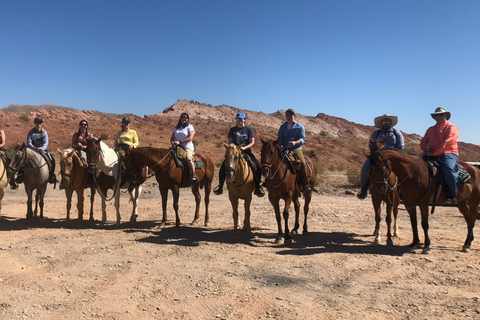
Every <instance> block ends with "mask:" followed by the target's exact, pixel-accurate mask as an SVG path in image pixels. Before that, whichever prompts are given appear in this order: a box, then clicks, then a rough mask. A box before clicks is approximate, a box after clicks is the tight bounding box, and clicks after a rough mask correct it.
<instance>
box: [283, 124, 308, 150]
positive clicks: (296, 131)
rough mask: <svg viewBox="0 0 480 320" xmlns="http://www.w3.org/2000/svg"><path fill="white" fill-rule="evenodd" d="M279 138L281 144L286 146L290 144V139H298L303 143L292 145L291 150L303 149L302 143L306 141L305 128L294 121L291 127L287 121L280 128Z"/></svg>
mask: <svg viewBox="0 0 480 320" xmlns="http://www.w3.org/2000/svg"><path fill="white" fill-rule="evenodd" d="M278 139H279V140H280V144H281V145H283V146H285V147H286V146H288V143H289V142H290V141H297V140H298V141H300V142H301V144H300V145H298V146H293V147H290V150H292V151H294V150H300V149H302V145H303V144H304V143H305V128H304V126H303V125H302V124H300V123H298V122H294V123H293V124H292V127H291V128H290V129H289V128H288V124H287V123H286V122H285V123H284V124H282V125H281V126H280V129H279V130H278Z"/></svg>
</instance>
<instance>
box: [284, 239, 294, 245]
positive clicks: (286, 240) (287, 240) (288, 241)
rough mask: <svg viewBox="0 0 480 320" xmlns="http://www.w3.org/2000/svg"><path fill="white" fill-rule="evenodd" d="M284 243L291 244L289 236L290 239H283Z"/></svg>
mask: <svg viewBox="0 0 480 320" xmlns="http://www.w3.org/2000/svg"><path fill="white" fill-rule="evenodd" d="M284 243H285V244H292V243H293V240H292V239H291V238H290V239H285V241H284Z"/></svg>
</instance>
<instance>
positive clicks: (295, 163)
mask: <svg viewBox="0 0 480 320" xmlns="http://www.w3.org/2000/svg"><path fill="white" fill-rule="evenodd" d="M285 157H286V158H287V160H288V163H289V165H290V167H291V168H293V170H294V171H295V173H296V172H297V171H299V170H301V169H302V162H301V161H300V159H299V158H298V157H297V155H296V154H295V153H293V152H292V151H291V150H286V151H285ZM305 164H306V167H307V178H310V177H311V176H312V172H313V170H312V164H311V163H310V162H308V161H306V159H305Z"/></svg>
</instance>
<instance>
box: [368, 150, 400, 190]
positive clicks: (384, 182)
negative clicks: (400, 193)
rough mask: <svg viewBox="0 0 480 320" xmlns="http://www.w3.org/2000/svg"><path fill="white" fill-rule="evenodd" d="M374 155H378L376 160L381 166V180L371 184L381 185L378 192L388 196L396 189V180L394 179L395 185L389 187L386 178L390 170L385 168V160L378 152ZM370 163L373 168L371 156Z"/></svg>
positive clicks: (390, 172)
mask: <svg viewBox="0 0 480 320" xmlns="http://www.w3.org/2000/svg"><path fill="white" fill-rule="evenodd" d="M375 154H376V155H378V158H379V159H380V161H381V163H382V165H381V170H382V180H375V181H373V182H372V184H375V185H380V184H381V185H382V186H381V187H380V190H381V191H382V192H383V193H384V194H389V193H392V192H393V191H394V190H395V188H396V187H397V180H396V179H395V184H394V185H393V186H391V185H390V183H389V182H388V177H389V176H390V175H391V174H392V169H391V168H389V167H387V166H385V162H386V160H385V159H384V158H383V157H382V155H381V154H380V152H376V153H375ZM370 161H371V162H372V163H373V164H372V165H373V166H374V156H372V157H371V158H370Z"/></svg>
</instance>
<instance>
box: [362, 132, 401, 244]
mask: <svg viewBox="0 0 480 320" xmlns="http://www.w3.org/2000/svg"><path fill="white" fill-rule="evenodd" d="M386 142H387V140H386V139H385V141H382V140H376V141H374V140H372V139H371V138H370V144H369V146H370V154H374V153H375V152H376V151H378V150H382V149H385V144H386ZM369 180H370V186H369V189H370V194H371V196H372V204H373V209H374V211H375V231H374V232H373V235H374V238H375V243H376V244H380V243H381V241H382V240H381V236H380V221H381V219H382V202H385V204H386V207H387V208H386V212H387V215H386V218H385V221H386V222H387V245H393V241H392V232H391V225H392V210H393V230H394V232H393V236H394V237H398V226H397V215H398V206H399V205H400V196H399V194H398V188H397V177H396V176H395V174H394V173H393V172H391V173H390V175H389V176H388V177H387V179H385V180H384V179H383V175H379V173H378V171H376V170H372V168H370V173H369ZM390 191H391V192H390Z"/></svg>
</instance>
